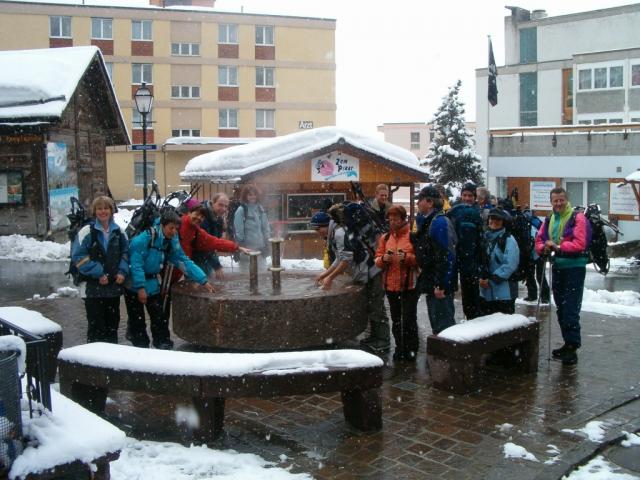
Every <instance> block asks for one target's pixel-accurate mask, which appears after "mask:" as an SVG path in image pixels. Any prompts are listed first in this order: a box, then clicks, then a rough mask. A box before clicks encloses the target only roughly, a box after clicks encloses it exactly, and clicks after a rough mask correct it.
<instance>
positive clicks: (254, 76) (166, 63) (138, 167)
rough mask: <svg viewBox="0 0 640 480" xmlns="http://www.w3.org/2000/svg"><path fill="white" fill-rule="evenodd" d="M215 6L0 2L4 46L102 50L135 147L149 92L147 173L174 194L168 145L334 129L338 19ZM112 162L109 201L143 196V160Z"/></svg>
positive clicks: (121, 153)
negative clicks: (141, 96)
mask: <svg viewBox="0 0 640 480" xmlns="http://www.w3.org/2000/svg"><path fill="white" fill-rule="evenodd" d="M213 7H214V1H213V0H182V1H179V0H150V4H149V5H148V6H143V7H114V6H88V5H80V4H78V3H77V2H75V3H73V4H71V3H69V4H63V3H56V4H51V3H38V2H14V1H0V49H3V50H17V49H31V48H47V47H50V48H56V47H62V46H79V45H96V46H98V47H99V48H100V49H101V51H102V54H103V56H104V59H105V62H106V65H107V69H108V72H109V75H110V77H111V80H112V82H113V85H114V89H115V92H116V95H117V98H118V101H119V104H120V108H121V109H122V112H123V116H124V118H125V120H126V121H127V127H128V129H129V131H130V132H131V138H132V143H133V144H140V143H142V129H141V117H140V114H139V113H138V111H137V110H136V108H135V103H134V101H133V95H134V94H135V92H136V91H137V89H138V88H139V87H140V85H142V83H145V84H146V85H147V86H148V87H149V88H150V89H151V91H152V93H153V95H154V103H153V110H152V113H151V115H150V116H148V117H147V120H148V121H149V122H151V123H150V124H149V129H148V130H147V143H149V144H152V145H156V146H157V150H156V151H149V152H148V154H147V165H148V167H147V174H148V178H149V179H156V180H157V181H158V183H159V185H160V186H161V191H164V190H169V191H171V190H174V189H176V188H178V187H179V186H180V180H179V176H178V173H179V172H180V171H181V170H182V167H183V166H184V165H177V164H175V163H176V162H175V161H174V162H173V163H174V164H172V163H171V162H170V161H167V158H166V152H165V151H164V150H163V148H162V147H163V145H164V144H165V142H166V140H167V139H169V138H172V137H184V136H192V137H214V138H230V137H246V138H256V137H273V136H277V135H283V134H287V133H292V132H295V131H299V130H301V129H307V128H314V127H319V126H327V125H334V124H335V117H336V103H335V25H336V22H335V20H332V19H319V18H302V17H288V16H279V15H258V14H244V13H223V12H217V11H215V10H214V9H213ZM220 143H221V144H224V142H220ZM212 148H213V147H212ZM217 148H220V147H217ZM198 153H202V152H197V153H194V156H195V155H196V154H198ZM183 157H184V159H182V160H180V161H182V162H184V163H186V161H187V160H188V155H183V156H182V157H181V158H183ZM107 165H108V184H109V187H110V189H111V191H112V193H113V195H114V197H115V198H116V199H127V198H132V197H134V198H141V197H142V178H143V169H142V153H141V152H139V151H132V150H129V149H127V148H125V147H110V148H109V149H108V152H107Z"/></svg>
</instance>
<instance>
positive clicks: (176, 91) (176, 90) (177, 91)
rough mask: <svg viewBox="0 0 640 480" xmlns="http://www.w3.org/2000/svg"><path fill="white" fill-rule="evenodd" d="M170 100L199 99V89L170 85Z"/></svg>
mask: <svg viewBox="0 0 640 480" xmlns="http://www.w3.org/2000/svg"><path fill="white" fill-rule="evenodd" d="M171 98H200V87H193V86H188V85H172V86H171Z"/></svg>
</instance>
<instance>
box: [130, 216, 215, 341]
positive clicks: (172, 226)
mask: <svg viewBox="0 0 640 480" xmlns="http://www.w3.org/2000/svg"><path fill="white" fill-rule="evenodd" d="M179 227H180V217H179V216H178V214H177V213H176V212H174V211H167V212H164V213H163V214H162V216H161V217H160V218H159V219H157V220H156V221H155V223H154V224H153V226H152V227H151V228H150V229H149V230H146V231H144V232H142V233H140V234H139V235H137V236H136V237H134V238H133V240H131V246H130V269H131V277H130V281H127V285H126V287H127V288H126V291H125V295H124V299H125V303H126V305H127V314H128V315H129V319H128V325H127V339H128V340H129V341H131V343H132V344H133V345H134V346H136V347H143V348H148V347H149V336H148V335H147V328H146V324H145V318H144V307H145V306H146V307H147V313H148V314H149V319H150V321H151V336H152V337H153V346H154V347H155V348H159V349H164V350H170V349H172V348H173V342H172V341H171V338H170V334H169V318H168V317H167V316H165V315H164V313H163V308H162V303H163V298H162V295H161V294H160V282H159V281H158V278H159V274H160V271H161V270H162V268H163V266H164V265H165V264H166V263H171V264H172V265H173V266H175V267H176V268H178V269H180V270H181V271H182V272H183V273H184V274H185V276H186V277H187V279H189V280H193V281H195V282H197V283H200V284H201V285H203V286H204V287H205V288H206V290H207V291H209V292H212V293H213V292H214V290H213V287H212V286H211V284H210V283H209V282H208V281H207V275H206V274H205V273H204V272H203V271H202V269H201V268H200V267H198V266H197V265H196V264H195V263H193V261H191V260H190V259H189V257H187V256H186V255H185V253H184V251H183V250H182V247H181V246H180V242H179V240H178V229H179Z"/></svg>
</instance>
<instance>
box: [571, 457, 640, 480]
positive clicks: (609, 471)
mask: <svg viewBox="0 0 640 480" xmlns="http://www.w3.org/2000/svg"><path fill="white" fill-rule="evenodd" d="M616 470H618V467H616V466H615V465H612V464H610V463H609V462H607V461H606V460H605V459H604V457H603V456H602V455H598V456H597V457H595V458H594V459H593V460H591V461H590V462H589V463H587V464H586V465H583V466H581V467H578V468H577V469H576V470H575V471H573V472H572V473H571V474H569V475H565V476H564V477H562V480H637V479H638V477H636V476H635V475H629V474H626V473H616Z"/></svg>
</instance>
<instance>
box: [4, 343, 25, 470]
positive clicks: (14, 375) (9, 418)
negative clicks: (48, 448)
mask: <svg viewBox="0 0 640 480" xmlns="http://www.w3.org/2000/svg"><path fill="white" fill-rule="evenodd" d="M20 453H22V417H21V413H20V375H19V373H18V353H17V352H12V351H0V474H1V473H2V472H3V471H4V470H5V469H6V470H8V469H9V468H10V467H11V464H12V463H13V461H14V460H15V459H16V457H17V456H18V455H20ZM0 476H1V475H0Z"/></svg>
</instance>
